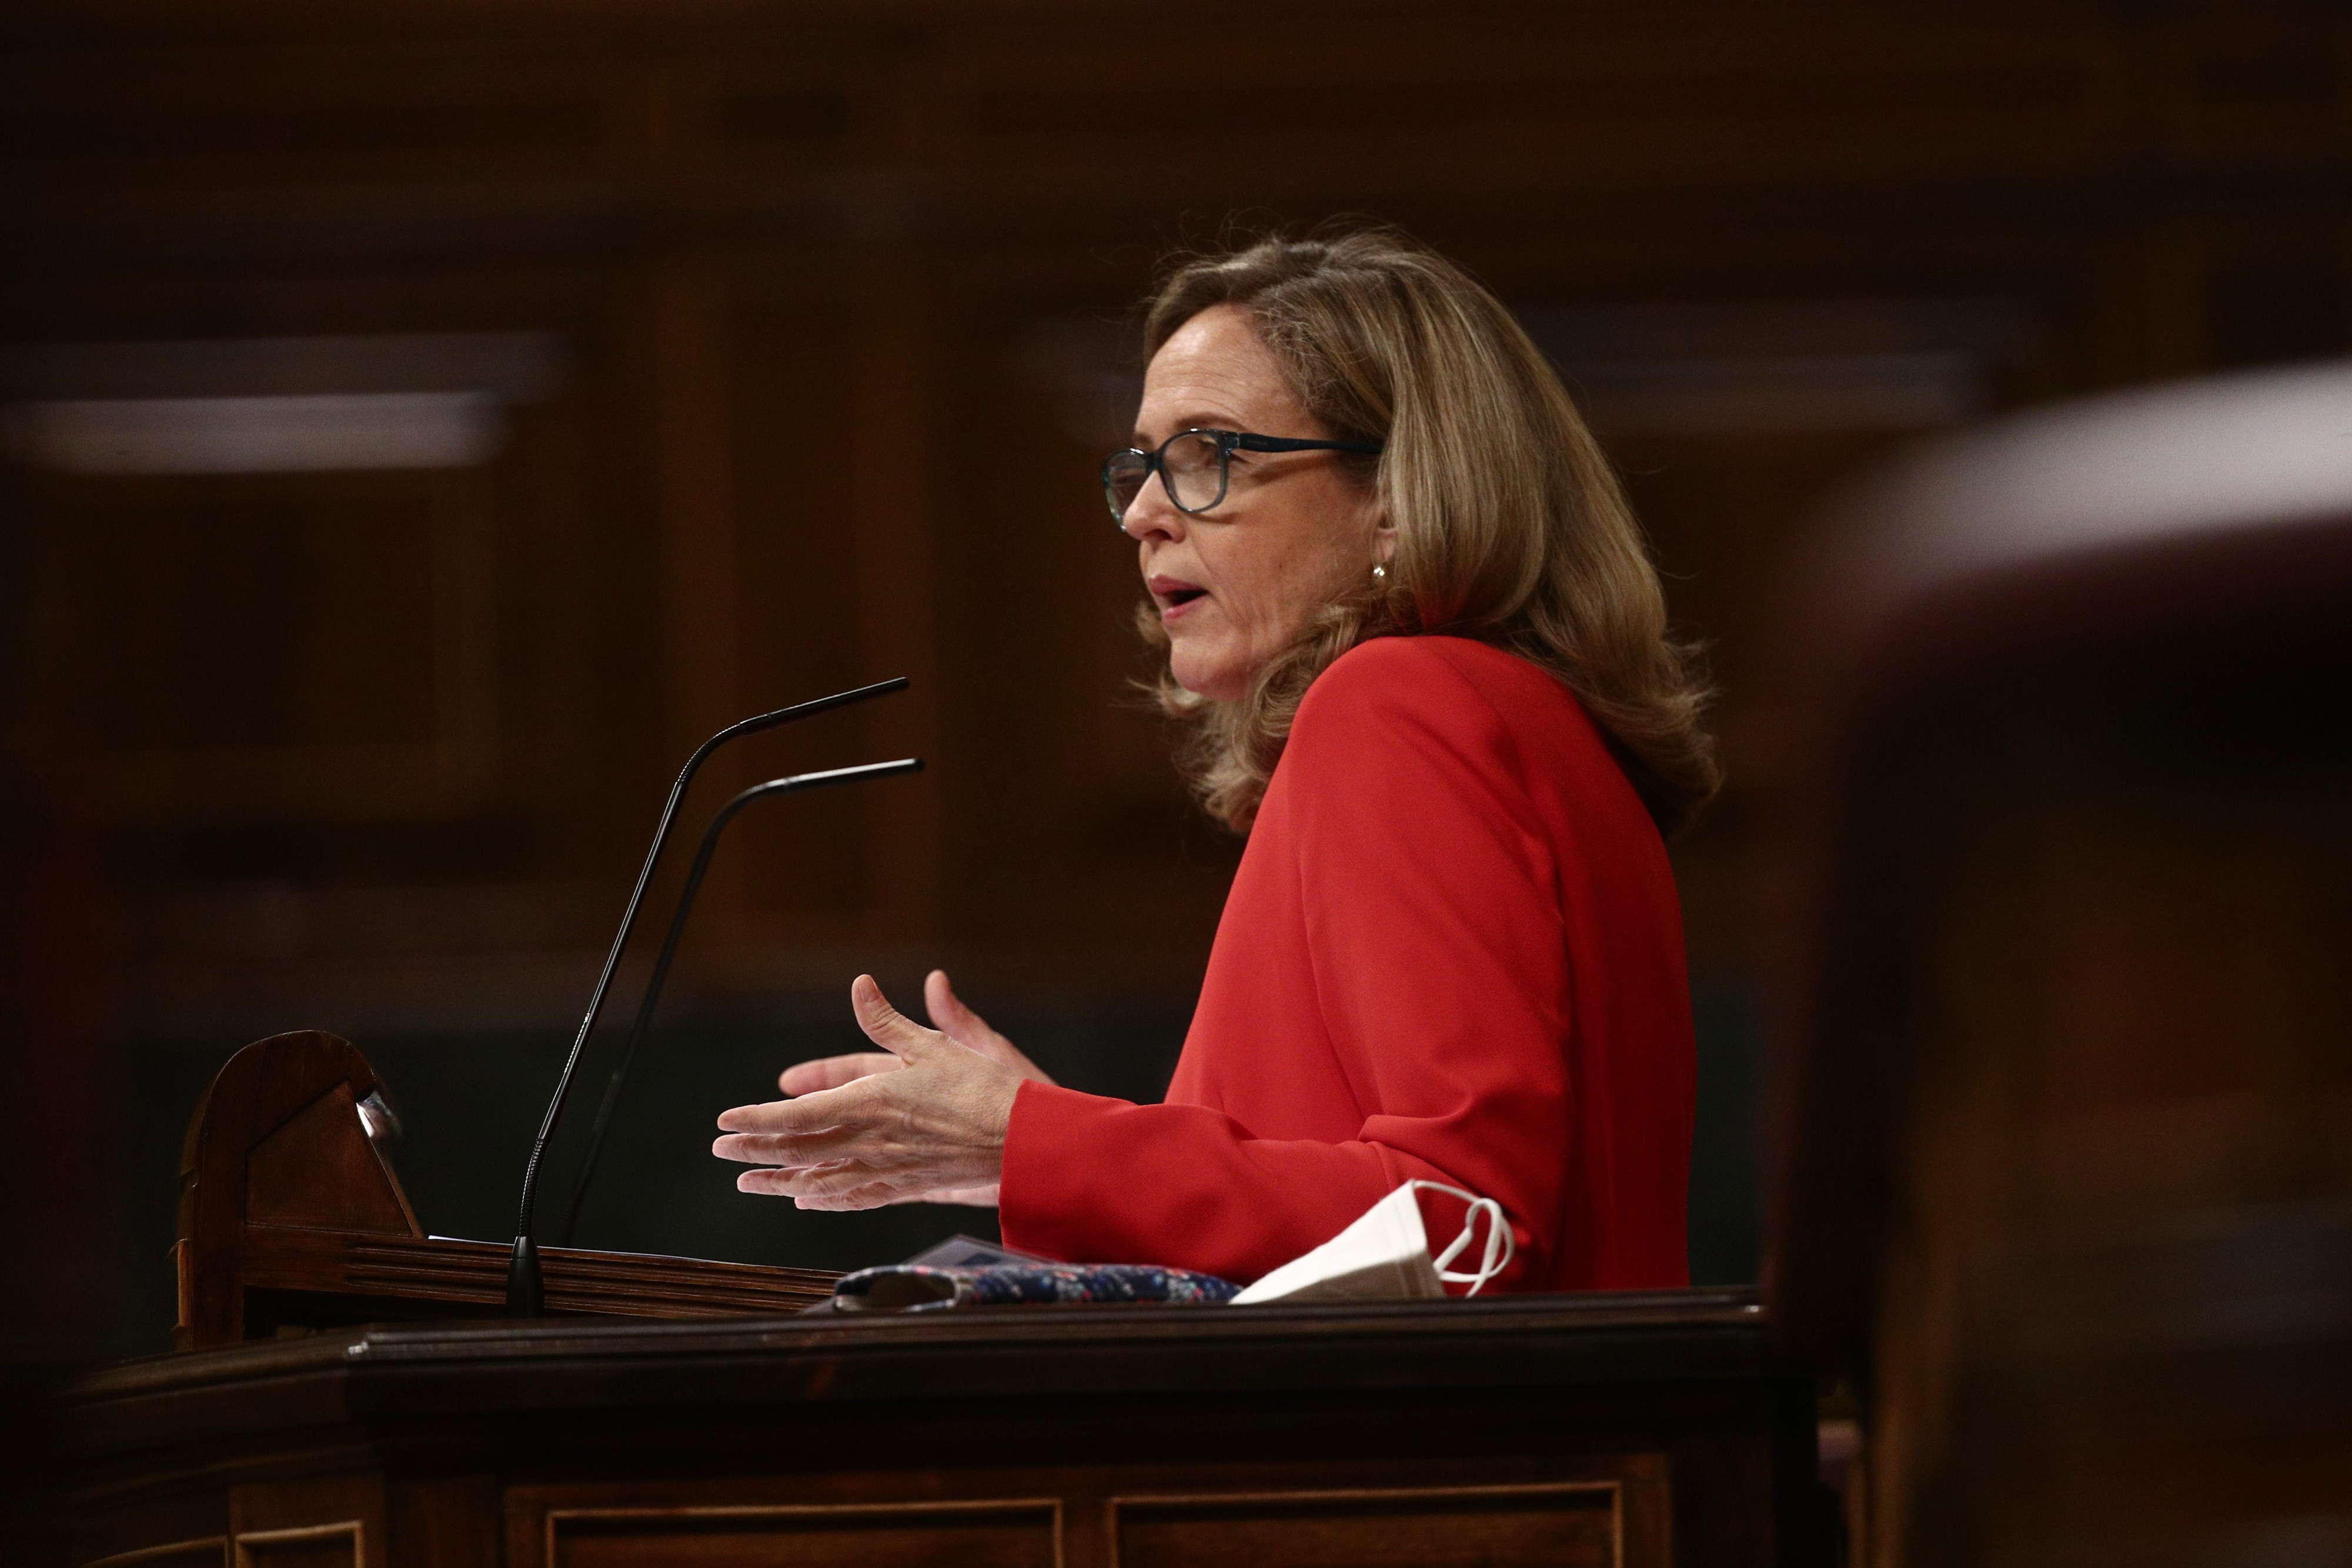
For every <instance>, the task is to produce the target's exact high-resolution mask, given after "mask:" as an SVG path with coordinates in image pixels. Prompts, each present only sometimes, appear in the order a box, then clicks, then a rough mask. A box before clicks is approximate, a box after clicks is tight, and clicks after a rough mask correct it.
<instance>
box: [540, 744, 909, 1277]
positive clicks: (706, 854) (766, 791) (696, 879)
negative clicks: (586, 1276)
mask: <svg viewBox="0 0 2352 1568" xmlns="http://www.w3.org/2000/svg"><path fill="white" fill-rule="evenodd" d="M922 770H923V759H922V758H919V757H902V758H899V759H898V761H896V762H869V763H866V765H865V766H863V767H860V768H834V769H832V770H831V771H830V772H825V773H798V774H794V775H793V777H792V778H790V779H769V780H768V781H767V782H766V783H765V784H754V785H752V786H751V788H750V789H746V790H744V791H743V792H742V793H741V794H740V795H738V796H736V797H735V798H734V799H733V800H730V801H728V802H727V804H725V805H724V806H721V807H719V813H718V815H716V816H714V817H712V818H711V819H710V826H709V827H708V828H706V829H705V830H703V834H702V847H701V848H700V849H698V850H697V851H695V852H694V864H693V866H692V867H691V868H689V869H688V872H687V873H686V887H685V889H684V890H683V891H682V892H680V893H679V894H678V895H677V912H676V913H675V914H673V915H671V916H670V918H669V934H668V935H667V936H664V937H663V938H662V946H661V956H659V957H657V958H656V959H655V960H654V972H653V975H652V977H651V978H649V979H648V980H646V995H645V999H644V1000H643V1001H641V1002H639V1003H638V1004H637V1020H636V1022H635V1023H634V1024H632V1025H630V1026H629V1042H628V1044H626V1045H625V1046H624V1047H622V1048H621V1060H620V1062H619V1064H618V1065H616V1066H615V1067H614V1069H613V1080H612V1082H609V1083H607V1084H606V1085H605V1086H604V1103H603V1104H601V1105H599V1106H597V1107H596V1123H595V1125H594V1127H593V1129H591V1130H590V1132H589V1134H588V1154H587V1156H586V1157H585V1158H584V1159H583V1160H582V1161H581V1162H580V1174H579V1176H577V1177H576V1178H574V1179H573V1181H572V1202H571V1204H570V1206H569V1207H566V1208H565V1210H564V1213H563V1226H562V1229H560V1230H558V1231H557V1232H556V1235H555V1239H556V1244H557V1245H558V1246H568V1245H570V1243H571V1240H572V1227H573V1226H574V1225H576V1224H578V1223H579V1220H580V1204H581V1200H582V1199H583V1198H585V1197H587V1196H588V1183H589V1180H590V1178H591V1177H593V1176H594V1175H595V1174H596V1156H597V1155H599V1154H601V1153H603V1152H604V1130H605V1129H606V1128H607V1127H609V1126H611V1125H612V1124H613V1107H614V1105H616V1104H618V1103H620V1098H621V1081H622V1080H623V1079H624V1078H626V1077H627V1076H628V1074H629V1063H630V1062H632V1061H635V1060H636V1055H637V1045H638V1042H639V1041H641V1040H644V1039H645V1038H646V1025H647V1024H649V1023H651V1022H652V1021H653V1016H654V1004H655V1003H656V1002H657V1001H659V1000H660V999H661V990H662V982H663V981H664V980H666V979H667V978H668V977H669V961H670V960H671V959H672V958H674V957H676V956H677V944H678V938H679V937H681V936H684V935H685V934H686V917H687V915H688V912H689V911H691V910H692V909H693V908H694V895H695V894H697V893H698V892H699V891H700V890H701V887H702V873H705V872H707V871H709V869H710V856H711V853H712V852H713V851H715V850H717V849H718V847H719V832H720V831H721V830H723V829H724V828H725V827H726V826H727V824H728V823H729V822H731V821H734V820H735V814H736V813H737V812H738V811H740V810H742V809H743V808H744V807H746V806H748V805H750V804H751V802H752V801H754V800H762V799H764V798H766V797H767V796H770V795H790V794H793V793H795V792H797V791H799V790H802V789H824V788H826V787H828V786H830V785H834V784H855V783H856V782H857V781H858V780H859V779H888V778H892V777H895V776H896V775H898V774H901V773H920V772H921V771H922Z"/></svg>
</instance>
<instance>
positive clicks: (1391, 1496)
mask: <svg viewBox="0 0 2352 1568" xmlns="http://www.w3.org/2000/svg"><path fill="white" fill-rule="evenodd" d="M1579 1492H1602V1493H1606V1494H1607V1495H1608V1499H1609V1560H1610V1562H1612V1563H1618V1564H1622V1563H1624V1562H1625V1483H1624V1482H1623V1481H1622V1480H1592V1481H1529V1482H1513V1483H1506V1484H1502V1485H1496V1486H1452V1487H1343V1488H1330V1489H1319V1490H1297V1491H1227V1492H1170V1493H1135V1494H1131V1495H1125V1496H1119V1497H1113V1498H1109V1499H1108V1500H1105V1502H1104V1503H1103V1527H1104V1528H1103V1536H1104V1542H1105V1548H1106V1550H1107V1552H1108V1562H1109V1563H1110V1568H1118V1564H1119V1547H1120V1535H1119V1511H1120V1510H1122V1509H1128V1510H1134V1511H1142V1510H1145V1509H1160V1510H1167V1511H1170V1512H1172V1513H1179V1514H1181V1513H1182V1512H1183V1511H1186V1510H1188V1509H1190V1510H1197V1511H1201V1512H1203V1513H1206V1512H1208V1511H1229V1510H1233V1509H1235V1508H1242V1509H1246V1508H1249V1507H1251V1506H1253V1505H1256V1506H1259V1507H1263V1508H1265V1509H1266V1510H1268V1511H1275V1510H1279V1509H1285V1508H1314V1507H1316V1506H1318V1505H1328V1504H1334V1503H1338V1504H1348V1503H1357V1504H1363V1505H1368V1506H1374V1507H1378V1506H1384V1505H1394V1504H1398V1503H1406V1504H1410V1503H1417V1502H1425V1503H1439V1504H1443V1503H1447V1502H1501V1501H1508V1500H1515V1499H1522V1498H1524V1499H1528V1500H1538V1499H1542V1498H1559V1497H1568V1496H1571V1495H1573V1494H1575V1493H1579Z"/></svg>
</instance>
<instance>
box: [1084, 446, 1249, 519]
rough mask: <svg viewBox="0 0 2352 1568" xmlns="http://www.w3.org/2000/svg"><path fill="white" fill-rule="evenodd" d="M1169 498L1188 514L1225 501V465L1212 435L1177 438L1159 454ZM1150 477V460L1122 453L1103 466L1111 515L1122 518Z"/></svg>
mask: <svg viewBox="0 0 2352 1568" xmlns="http://www.w3.org/2000/svg"><path fill="white" fill-rule="evenodd" d="M1160 472H1161V473H1162V474H1163V475H1165V476H1166V479H1165V483H1166V485H1167V486H1168V495H1169V498H1170V499H1171V500H1172V501H1174V502H1175V503H1176V505H1178V506H1179V507H1182V508H1183V509H1184V510H1186V511H1188V512H1199V511H1205V510H1207V509H1208V508H1209V507H1213V506H1215V505H1216V504H1217V503H1218V502H1219V501H1221V500H1223V498H1224V490H1225V462H1224V456H1223V453H1222V451H1221V450H1220V449H1219V446H1218V442H1217V438H1216V437H1215V436H1213V435H1193V434H1185V435H1180V436H1178V437H1177V438H1176V439H1175V440H1173V441H1171V442H1170V443H1168V444H1167V445H1165V446H1163V447H1161V448H1160ZM1150 477H1151V465H1150V459H1149V458H1148V457H1147V456H1146V455H1144V454H1142V453H1140V452H1121V453H1118V454H1117V455H1114V456H1113V457H1112V458H1111V459H1110V461H1109V462H1108V463H1107V464H1105V465H1103V488H1104V491H1105V494H1106V496H1107V497H1108V500H1109V502H1110V509H1111V515H1112V516H1113V517H1120V518H1124V517H1126V516H1127V509H1128V507H1131V506H1133V505H1134V504H1135V497H1137V496H1139V495H1140V494H1141V493H1142V491H1143V486H1144V485H1145V483H1146V482H1147V481H1148V480H1149V479H1150Z"/></svg>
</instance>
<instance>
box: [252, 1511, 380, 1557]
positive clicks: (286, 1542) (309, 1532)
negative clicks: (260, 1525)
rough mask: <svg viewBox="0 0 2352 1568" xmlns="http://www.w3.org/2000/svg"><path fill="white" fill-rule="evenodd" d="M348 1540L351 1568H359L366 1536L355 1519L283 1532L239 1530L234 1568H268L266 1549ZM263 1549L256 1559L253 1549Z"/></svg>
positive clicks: (290, 1528)
mask: <svg viewBox="0 0 2352 1568" xmlns="http://www.w3.org/2000/svg"><path fill="white" fill-rule="evenodd" d="M339 1535H342V1536H349V1537H350V1538H351V1542H352V1568H362V1564H363V1563H366V1562H367V1532H366V1529H365V1527H364V1526H363V1525H362V1523H361V1521H358V1520H356V1519H346V1520H343V1521H340V1522H338V1523H334V1524H298V1525H293V1526H290V1527H289V1528H287V1529H284V1530H240V1531H237V1532H236V1563H235V1564H234V1568H268V1562H269V1557H268V1548H269V1547H272V1546H293V1545H298V1544H305V1543H308V1542H314V1541H329V1540H332V1539H333V1538H334V1537H336V1536H339ZM257 1546H258V1547H261V1548H263V1549H264V1550H263V1552H262V1553H261V1554H260V1555H258V1556H257V1555H256V1554H255V1553H254V1552H253V1548H254V1547H257Z"/></svg>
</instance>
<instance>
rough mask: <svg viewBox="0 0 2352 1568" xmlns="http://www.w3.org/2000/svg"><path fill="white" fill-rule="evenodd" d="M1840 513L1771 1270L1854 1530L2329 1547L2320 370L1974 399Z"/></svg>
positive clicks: (2327, 628) (2339, 1387)
mask: <svg viewBox="0 0 2352 1568" xmlns="http://www.w3.org/2000/svg"><path fill="white" fill-rule="evenodd" d="M1836 520H1837V521H1838V522H1839V524H1840V525H1841V526H1840V528H1838V530H1837V533H1836V536H1835V537H1836V538H1838V539H1839V540H1841V541H1842V542H1841V543H1839V544H1838V545H1837V546H1835V547H1834V548H1832V549H1831V550H1830V551H1829V552H1828V553H1826V554H1825V555H1824V556H1823V557H1822V559H1820V560H1819V561H1818V562H1817V563H1816V566H1815V568H1814V570H1813V572H1812V573H1811V576H1810V578H1809V580H1807V581H1806V582H1805V583H1804V585H1803V588H1802V591H1801V594H1800V595H1799V597H1798V598H1797V599H1796V600H1794V601H1792V602H1791V603H1790V604H1789V605H1788V606H1787V607H1786V608H1787V610H1788V612H1789V615H1790V619H1789V621H1788V622H1787V627H1788V629H1789V632H1790V636H1789V641H1788V646H1787V649H1786V652H1787V653H1788V656H1789V660H1790V664H1789V672H1788V674H1789V678H1788V680H1787V682H1786V689H1785V690H1784V692H1783V694H1782V700H1783V701H1785V702H1787V703H1788V704H1789V705H1790V714H1789V716H1790V723H1791V725H1792V730H1791V732H1790V741H1791V746H1790V750H1789V752H1788V753H1787V755H1788V756H1789V757H1790V758H1794V759H1797V764H1796V766H1795V768H1792V770H1791V773H1790V777H1789V778H1788V779H1786V780H1784V783H1785V786H1786V791H1785V795H1784V799H1783V804H1784V806H1785V808H1786V815H1785V817H1784V820H1783V826H1784V829H1785V831H1786V836H1785V838H1784V840H1783V847H1784V848H1785V850H1786V851H1787V858H1786V860H1785V861H1784V862H1783V864H1784V866H1785V868H1786V870H1787V871H1788V873H1789V876H1788V879H1787V880H1786V882H1785V883H1784V884H1783V888H1784V892H1785V894H1786V896H1787V900H1788V902H1787V904H1786V905H1785V906H1784V907H1783V908H1782V909H1780V911H1778V912H1777V913H1778V914H1779V915H1780V916H1781V918H1782V925H1783V929H1784V930H1785V931H1786V932H1787V933H1789V934H1790V943H1789V946H1788V948H1787V950H1786V951H1785V952H1784V953H1783V955H1782V958H1783V962H1782V964H1781V966H1780V979H1781V982H1782V990H1781V994H1780V995H1779V996H1778V997H1776V998H1774V999H1775V1001H1776V1003H1777V1010H1778V1018H1777V1027H1778V1037H1777V1039H1776V1040H1775V1048H1776V1051H1777V1057H1776V1060H1775V1063H1774V1071H1773V1083H1774V1092H1775V1096H1776V1100H1775V1105H1774V1111H1775V1113H1776V1116H1775V1132H1776V1134H1777V1136H1778V1139H1779V1142H1778V1145H1777V1148H1776V1150H1775V1156H1774V1161H1775V1169H1776V1172H1777V1178H1778V1179H1777V1186H1776V1190H1775V1192H1774V1193H1773V1195H1772V1198H1771V1202H1772V1206H1773V1207H1772V1214H1771V1220H1772V1228H1773V1242H1772V1263H1771V1266H1770V1269H1769V1281H1768V1290H1769V1299H1770V1301H1771V1308H1772V1312H1773V1314H1774V1320H1775V1324H1776V1329H1777V1330H1778V1332H1779V1333H1780V1334H1781V1335H1782V1336H1783V1337H1784V1338H1785V1340H1786V1341H1787V1343H1788V1346H1789V1348H1791V1349H1794V1350H1796V1351H1798V1352H1800V1353H1801V1354H1805V1355H1807V1356H1810V1357H1818V1358H1821V1360H1822V1362H1823V1363H1824V1364H1832V1365H1834V1366H1837V1367H1839V1368H1841V1369H1843V1370H1844V1371H1845V1372H1846V1373H1848V1374H1849V1375H1851V1376H1852V1377H1853V1379H1854V1380H1855V1383H1856V1385H1857V1386H1858V1387H1859V1388H1861V1389H1863V1390H1864V1410H1865V1412H1866V1434H1867V1436H1866V1441H1867V1449H1866V1453H1867V1473H1868V1479H1869V1487H1868V1502H1867V1513H1868V1516H1869V1517H1868V1520H1867V1522H1866V1527H1865V1531H1864V1540H1863V1541H1862V1542H1857V1546H1858V1547H1859V1548H1860V1549H1861V1551H1863V1552H1866V1553H1867V1555H1866V1557H1864V1558H1863V1559H1862V1560H1864V1561H1867V1562H1870V1563H1874V1564H1876V1565H1877V1568H1891V1565H1893V1564H1897V1563H1902V1564H1927V1563H1983V1562H2002V1563H2078V1564H2085V1565H2087V1564H2096V1563H2289V1562H2293V1563H2317V1562H2331V1563H2333V1562H2342V1561H2346V1560H2347V1558H2352V1023H2348V1022H2347V1019H2352V966H2347V954H2352V813H2347V810H2346V808H2347V802H2352V718H2347V705H2346V704H2345V703H2344V702H2343V700H2342V699H2343V696H2344V694H2345V692H2346V690H2347V675H2352V645H2347V636H2346V632H2347V622H2352V616H2347V607H2352V366H2347V365H2344V364H2329V365H2322V366H2317V367H2313V368H2309V369H2305V370H2300V371H2294V372H2287V373H2276V374H2266V375H2258V376H2246V377H2239V378H2232V379H2229V380H2222V381H2212V382H2200V383H2193V384H2188V385H2183V386H2179V387H2173V388H2165V389H2159V390H2157V391H2153V392H2136V393H2132V394H2129V395H2125V396H2118V397H2114V398H2110V399H2105V400H2102V401H2099V402H2092V403H2086V404H2082V405H2078V406H2076V407H2074V408H2072V409H2068V410H2063V411H2060V412H2056V413H2046V414H2040V415H2035V416H2032V417H2028V418H2023V419H2020V420H2016V421H2012V422H2009V423H2004V424H2000V425H1996V426H1993V427H1990V428H1989V429H1987V430H1984V431H1982V432H1980V433H1979V434H1973V435H1970V436H1967V437H1964V438H1960V439H1958V440H1955V441H1952V442H1949V443H1947V444H1942V445H1940V446H1937V447H1935V448H1931V449H1929V450H1927V452H1925V453H1924V454H1922V455H1920V456H1919V457H1917V458H1916V459H1915V460H1913V461H1912V462H1910V463H1909V464H1907V465H1904V466H1902V467H1900V468H1898V469H1896V470H1895V471H1894V472H1892V473H1890V474H1889V475H1887V476H1885V477H1883V478H1882V479H1881V480H1880V481H1879V482H1878V483H1876V484H1875V485H1874V486H1871V487H1869V488H1867V489H1865V490H1864V491H1861V492H1859V493H1857V494H1855V495H1853V497H1850V498H1849V500H1848V502H1847V505H1846V507H1845V508H1844V510H1843V513H1842V515H1841V516H1840V517H1839V518H1838V519H1836ZM1865 1542H1866V1544H1865Z"/></svg>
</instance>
